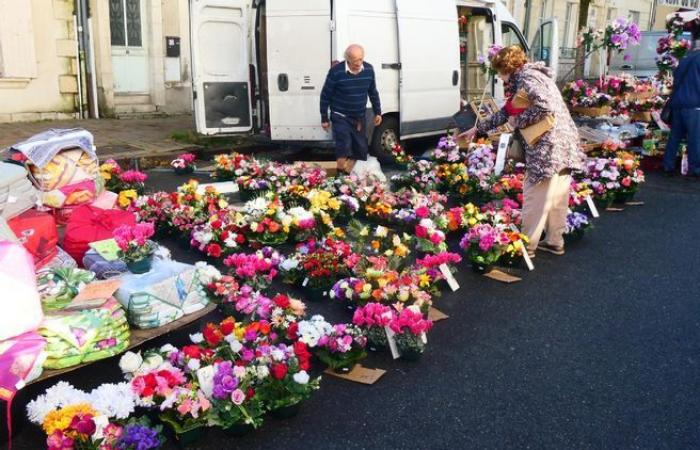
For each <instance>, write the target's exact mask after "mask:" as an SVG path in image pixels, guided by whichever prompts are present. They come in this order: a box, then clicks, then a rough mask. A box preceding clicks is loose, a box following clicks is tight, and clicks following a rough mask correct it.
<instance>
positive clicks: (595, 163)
mask: <svg viewBox="0 0 700 450" xmlns="http://www.w3.org/2000/svg"><path fill="white" fill-rule="evenodd" d="M586 166H587V175H586V177H585V178H584V179H583V181H584V182H585V183H586V184H587V185H588V186H589V187H590V188H591V190H592V191H593V193H594V197H593V200H594V201H595V203H596V205H597V206H598V207H599V208H602V209H605V208H607V207H609V206H610V205H611V204H612V202H613V200H614V199H615V192H616V191H617V190H618V189H620V181H619V178H620V168H619V167H618V165H617V161H616V160H615V159H612V158H589V159H588V161H587V163H586Z"/></svg>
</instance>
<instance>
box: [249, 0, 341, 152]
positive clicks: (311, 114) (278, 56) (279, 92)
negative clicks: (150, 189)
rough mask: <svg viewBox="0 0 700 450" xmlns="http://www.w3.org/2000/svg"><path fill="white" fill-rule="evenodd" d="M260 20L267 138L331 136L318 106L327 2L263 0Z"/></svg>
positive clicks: (326, 61)
mask: <svg viewBox="0 0 700 450" xmlns="http://www.w3.org/2000/svg"><path fill="white" fill-rule="evenodd" d="M299 3H302V4H303V6H300V5H299ZM265 19H266V22H267V26H266V35H267V72H268V73H267V77H265V78H266V79H267V84H268V86H267V89H268V92H269V98H268V104H269V109H270V137H271V138H272V140H277V141H280V140H282V141H328V140H331V139H332V136H331V133H330V132H327V131H325V130H324V129H323V128H322V127H321V113H320V105H319V102H320V99H321V90H322V89H323V83H324V82H325V81H326V74H327V73H328V70H329V69H330V67H331V2H330V1H329V0H305V1H304V2H296V1H290V0H267V1H266V2H265ZM263 82H264V81H263Z"/></svg>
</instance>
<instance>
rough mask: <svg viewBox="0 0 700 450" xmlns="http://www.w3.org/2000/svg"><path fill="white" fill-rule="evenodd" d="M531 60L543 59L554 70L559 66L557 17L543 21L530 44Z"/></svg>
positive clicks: (555, 71)
mask: <svg viewBox="0 0 700 450" xmlns="http://www.w3.org/2000/svg"><path fill="white" fill-rule="evenodd" d="M530 60H531V61H533V62H536V61H543V62H544V63H545V64H546V65H547V67H549V68H550V69H552V71H553V72H554V79H556V73H557V69H558V68H559V25H558V24H557V19H554V18H552V19H548V20H546V21H544V22H542V25H540V27H539V28H538V29H537V33H535V37H534V38H533V39H532V43H531V44H530Z"/></svg>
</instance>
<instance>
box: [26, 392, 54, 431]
mask: <svg viewBox="0 0 700 450" xmlns="http://www.w3.org/2000/svg"><path fill="white" fill-rule="evenodd" d="M54 406H55V405H54V404H53V403H49V402H48V400H47V399H46V395H40V396H38V397H37V398H35V399H34V400H32V401H31V402H29V403H27V417H28V418H29V420H30V421H31V422H32V423H35V424H37V425H41V424H42V423H43V422H44V418H45V417H46V415H47V414H48V413H49V412H51V411H53V410H54V409H55V408H54Z"/></svg>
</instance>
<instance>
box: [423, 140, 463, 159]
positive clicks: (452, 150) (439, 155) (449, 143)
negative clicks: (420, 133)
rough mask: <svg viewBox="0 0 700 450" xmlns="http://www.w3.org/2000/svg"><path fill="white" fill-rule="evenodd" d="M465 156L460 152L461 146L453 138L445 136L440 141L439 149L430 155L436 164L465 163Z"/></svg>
mask: <svg viewBox="0 0 700 450" xmlns="http://www.w3.org/2000/svg"><path fill="white" fill-rule="evenodd" d="M464 156H465V155H464V154H463V153H462V152H461V151H460V149H459V145H457V142H456V141H455V140H454V138H453V137H452V136H443V137H441V138H440V140H439V141H438V144H437V147H436V148H435V149H434V150H433V151H432V152H431V153H430V158H431V159H432V160H433V161H434V162H435V163H436V164H455V163H460V162H464V160H465V157H464Z"/></svg>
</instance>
